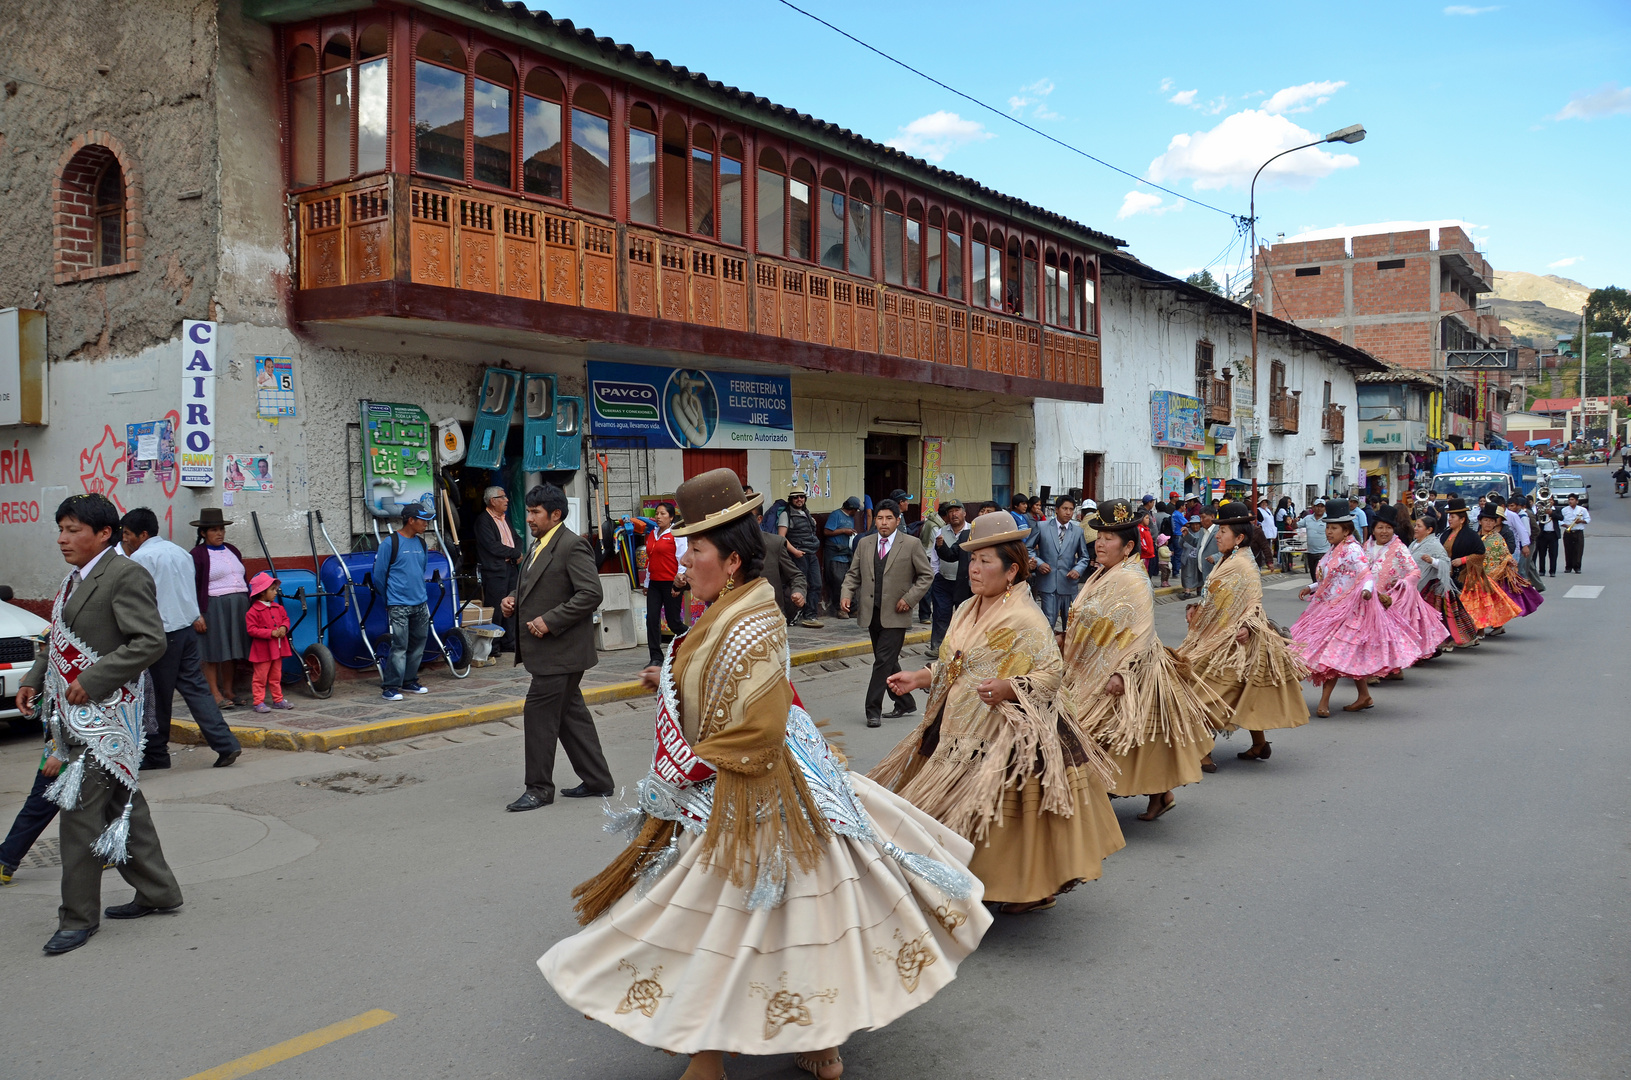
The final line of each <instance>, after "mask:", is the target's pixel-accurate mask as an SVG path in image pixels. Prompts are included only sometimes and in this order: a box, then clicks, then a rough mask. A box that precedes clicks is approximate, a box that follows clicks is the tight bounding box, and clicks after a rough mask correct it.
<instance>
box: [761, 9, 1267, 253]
mask: <svg viewBox="0 0 1631 1080" xmlns="http://www.w3.org/2000/svg"><path fill="white" fill-rule="evenodd" d="M777 2H778V3H780V4H782V5H783V6H784V7H789V8H792V9H793V10H794V11H796V12H798V13H799V14H800V15H803V16H805V17H806V18H808V19H813V20H814V21H816V22H818V23H820V24H821V25H822V26H825V27H826V28H827V29H828V30H831V31H832V32H833V33H835V34H838V35H840V36H841V37H846V38H848V39H849V40H851V41H853V42H855V44H857V45H859V46H861V48H863V49H866V50H867V51H868V52H872V53H876V54H877V55H878V56H881V57H883V58H884V59H885V60H887V61H889V62H890V63H891V64H895V65H897V66H899V67H903V68H905V69H906V70H907V71H910V72H911V73H912V74H913V75H916V76H918V77H919V78H921V79H926V80H928V81H929V82H931V83H934V85H936V86H938V87H940V89H942V90H944V91H946V92H947V93H948V94H954V95H956V96H957V97H960V98H962V99H963V100H964V101H966V102H968V103H969V104H971V105H975V106H977V107H979V108H981V109H984V110H986V111H987V112H989V113H993V114H995V115H997V116H1000V117H1002V118H1003V119H1004V120H1007V121H1008V122H1010V123H1013V124H1018V125H1019V126H1020V127H1022V128H1024V129H1025V130H1026V131H1029V132H1031V133H1032V134H1033V135H1040V136H1041V137H1042V138H1044V139H1046V140H1048V141H1049V142H1051V143H1053V144H1054V145H1056V146H1060V147H1063V148H1064V149H1066V150H1069V151H1070V152H1071V153H1073V154H1080V155H1081V156H1082V157H1084V158H1086V159H1087V160H1089V161H1091V162H1094V163H1096V164H1099V165H1103V166H1104V167H1105V168H1106V169H1109V170H1110V171H1111V172H1118V173H1120V174H1121V175H1123V176H1125V177H1127V178H1129V179H1130V180H1133V181H1134V182H1136V183H1140V184H1143V185H1145V186H1146V187H1152V188H1154V189H1155V190H1156V191H1164V192H1166V193H1167V194H1168V195H1171V196H1173V197H1174V198H1177V199H1182V200H1183V201H1184V202H1191V203H1194V204H1195V205H1196V206H1200V207H1204V208H1205V209H1207V210H1211V211H1212V212H1214V213H1218V214H1222V215H1223V216H1224V217H1227V218H1230V219H1232V220H1233V221H1234V222H1235V223H1236V225H1239V224H1240V222H1242V221H1244V220H1245V217H1244V215H1241V214H1234V213H1230V212H1229V211H1228V210H1225V209H1223V208H1222V207H1218V206H1213V205H1212V204H1211V203H1208V202H1202V201H1201V200H1200V199H1197V198H1195V197H1194V196H1193V195H1184V194H1182V193H1180V192H1177V191H1173V190H1172V189H1171V188H1169V187H1162V186H1161V185H1160V184H1157V183H1156V182H1155V181H1153V180H1146V179H1144V178H1143V177H1142V176H1139V175H1138V174H1137V173H1133V172H1128V171H1127V170H1126V169H1123V168H1121V167H1120V166H1119V165H1112V164H1110V163H1109V162H1108V161H1105V160H1104V159H1103V158H1101V157H1095V156H1093V155H1092V154H1090V153H1088V152H1087V151H1086V150H1083V149H1081V148H1080V147H1076V146H1072V145H1071V144H1070V143H1068V142H1065V141H1064V140H1063V139H1059V138H1055V137H1054V136H1052V135H1049V134H1048V133H1047V132H1046V131H1043V130H1042V129H1041V128H1037V127H1033V126H1032V125H1030V124H1027V123H1026V122H1025V121H1023V120H1021V119H1020V118H1019V117H1017V116H1014V115H1013V114H1012V113H1006V112H1003V111H1002V110H1001V109H999V108H997V107H996V106H995V105H988V104H986V103H985V102H983V101H981V100H980V99H979V98H977V97H974V96H973V95H971V94H965V93H963V91H961V90H959V89H957V88H956V87H954V86H948V85H947V84H945V83H943V82H941V81H940V80H939V79H937V78H935V77H934V76H933V75H930V74H929V73H928V72H926V71H921V70H919V69H917V68H915V67H913V66H912V65H911V64H908V63H907V62H906V61H904V60H901V59H899V58H897V57H894V56H891V55H889V54H888V53H886V52H884V51H883V50H882V49H880V48H878V47H877V46H876V45H871V44H868V43H867V42H865V41H862V40H861V39H860V38H858V37H856V36H855V35H854V34H852V33H850V32H849V31H848V30H845V29H843V28H841V27H838V26H834V25H833V24H832V23H830V22H828V21H827V20H826V19H823V18H822V17H821V16H819V15H816V14H815V13H813V12H809V11H806V10H804V9H803V8H801V7H799V6H798V5H797V4H795V3H792V0H777Z"/></svg>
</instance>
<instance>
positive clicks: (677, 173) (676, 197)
mask: <svg viewBox="0 0 1631 1080" xmlns="http://www.w3.org/2000/svg"><path fill="white" fill-rule="evenodd" d="M686 157H687V153H686V131H685V120H684V119H683V118H682V117H681V116H680V115H679V114H678V113H669V114H668V115H667V116H665V117H663V228H665V229H672V230H673V231H674V232H685V226H686V222H687V221H688V220H689V218H690V215H689V213H687V211H686V206H685V159H686Z"/></svg>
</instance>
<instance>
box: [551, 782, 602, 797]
mask: <svg viewBox="0 0 1631 1080" xmlns="http://www.w3.org/2000/svg"><path fill="white" fill-rule="evenodd" d="M561 794H562V795H565V796H566V797H567V798H568V799H604V798H607V797H608V796H610V795H611V794H612V792H611V789H610V788H608V789H606V790H605V791H590V790H589V785H588V784H579V785H578V786H577V787H569V788H562V789H561Z"/></svg>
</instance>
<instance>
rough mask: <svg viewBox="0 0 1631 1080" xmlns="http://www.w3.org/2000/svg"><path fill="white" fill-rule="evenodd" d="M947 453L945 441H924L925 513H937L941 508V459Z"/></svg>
mask: <svg viewBox="0 0 1631 1080" xmlns="http://www.w3.org/2000/svg"><path fill="white" fill-rule="evenodd" d="M945 452H946V443H945V440H944V439H942V438H940V437H938V436H926V437H925V438H924V439H923V484H922V485H921V486H922V488H923V494H922V496H921V497H920V499H921V502H922V505H923V510H924V512H925V513H936V512H938V508H939V506H940V498H941V496H940V459H941V457H942V455H944V454H945Z"/></svg>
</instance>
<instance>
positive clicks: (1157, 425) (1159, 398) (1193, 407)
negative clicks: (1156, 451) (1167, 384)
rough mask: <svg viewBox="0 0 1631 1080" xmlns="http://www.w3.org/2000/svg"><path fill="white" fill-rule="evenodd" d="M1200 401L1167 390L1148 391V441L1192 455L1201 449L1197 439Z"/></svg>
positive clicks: (1199, 428) (1199, 426) (1200, 429)
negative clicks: (1186, 451)
mask: <svg viewBox="0 0 1631 1080" xmlns="http://www.w3.org/2000/svg"><path fill="white" fill-rule="evenodd" d="M1201 432H1202V424H1201V399H1200V398H1198V397H1190V396H1189V395H1188V394H1179V393H1175V392H1173V391H1171V390H1151V391H1150V442H1151V444H1152V445H1155V446H1164V447H1167V448H1169V449H1172V450H1188V451H1190V452H1191V453H1194V452H1196V451H1199V450H1203V449H1205V447H1204V446H1203V445H1202V439H1201Z"/></svg>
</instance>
